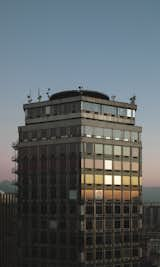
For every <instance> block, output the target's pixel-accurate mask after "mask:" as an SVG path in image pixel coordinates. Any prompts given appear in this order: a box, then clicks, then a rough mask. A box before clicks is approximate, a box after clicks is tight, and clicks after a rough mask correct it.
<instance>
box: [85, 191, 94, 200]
mask: <svg viewBox="0 0 160 267" xmlns="http://www.w3.org/2000/svg"><path fill="white" fill-rule="evenodd" d="M93 198H94V191H93V190H90V189H87V190H85V199H89V200H92V199H93Z"/></svg>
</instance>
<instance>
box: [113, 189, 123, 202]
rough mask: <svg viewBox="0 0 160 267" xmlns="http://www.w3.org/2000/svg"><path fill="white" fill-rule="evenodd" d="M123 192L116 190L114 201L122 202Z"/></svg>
mask: <svg viewBox="0 0 160 267" xmlns="http://www.w3.org/2000/svg"><path fill="white" fill-rule="evenodd" d="M121 194H122V192H121V190H114V200H117V201H121Z"/></svg>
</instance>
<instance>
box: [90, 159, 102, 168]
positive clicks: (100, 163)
mask: <svg viewBox="0 0 160 267" xmlns="http://www.w3.org/2000/svg"><path fill="white" fill-rule="evenodd" d="M92 168H93V167H92ZM95 169H103V160H101V159H95Z"/></svg>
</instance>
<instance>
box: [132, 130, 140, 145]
mask: <svg viewBox="0 0 160 267" xmlns="http://www.w3.org/2000/svg"><path fill="white" fill-rule="evenodd" d="M131 141H132V142H134V143H137V142H138V132H131Z"/></svg>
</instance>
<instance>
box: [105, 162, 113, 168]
mask: <svg viewBox="0 0 160 267" xmlns="http://www.w3.org/2000/svg"><path fill="white" fill-rule="evenodd" d="M105 170H112V160H105Z"/></svg>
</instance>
